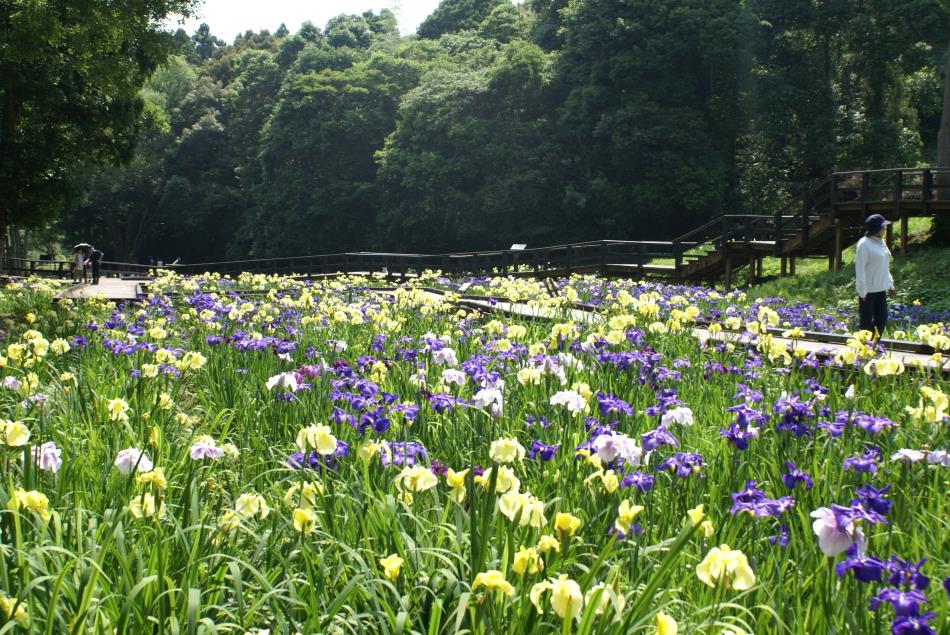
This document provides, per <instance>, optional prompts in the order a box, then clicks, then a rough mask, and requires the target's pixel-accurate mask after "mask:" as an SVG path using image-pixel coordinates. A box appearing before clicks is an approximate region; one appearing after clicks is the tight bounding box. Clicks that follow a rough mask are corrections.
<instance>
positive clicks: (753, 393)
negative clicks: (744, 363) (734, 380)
mask: <svg viewBox="0 0 950 635" xmlns="http://www.w3.org/2000/svg"><path fill="white" fill-rule="evenodd" d="M740 397H741V398H742V399H743V400H744V401H747V402H749V403H759V402H761V401H762V393H760V392H759V391H758V390H753V389H752V388H749V387H748V386H746V385H745V384H737V385H736V394H735V395H733V396H732V398H733V399H739V398H740ZM730 410H731V408H730Z"/></svg>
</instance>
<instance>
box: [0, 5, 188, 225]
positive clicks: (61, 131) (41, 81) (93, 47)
mask: <svg viewBox="0 0 950 635" xmlns="http://www.w3.org/2000/svg"><path fill="white" fill-rule="evenodd" d="M193 1H194V0H139V1H137V2H108V3H106V2H94V1H92V0H69V1H65V0H42V1H41V0H17V1H15V2H12V1H10V0H3V1H2V2H0V230H5V228H6V226H7V224H8V223H10V222H16V223H18V224H21V225H25V226H30V225H39V224H42V223H43V222H44V221H46V220H48V219H49V218H50V217H51V216H53V215H55V214H56V213H57V212H59V211H60V209H61V207H62V205H63V203H64V201H66V199H67V198H68V196H69V195H70V194H71V193H73V192H74V191H75V186H76V184H77V177H78V176H80V175H81V174H83V173H85V172H87V171H88V170H91V169H93V168H95V167H99V166H102V165H107V164H111V163H121V162H128V161H129V160H131V159H132V157H133V151H134V148H135V145H136V142H137V141H138V140H139V133H140V131H141V130H142V129H143V126H145V125H147V124H148V123H149V122H152V121H154V120H155V119H156V118H159V119H160V118H162V117H163V116H164V114H163V113H162V112H161V108H160V107H159V106H158V105H157V104H150V102H147V101H146V100H145V99H143V97H142V95H141V89H142V86H143V84H144V82H145V81H146V79H147V78H148V77H149V75H151V74H152V73H153V72H154V71H155V70H156V69H157V68H158V67H159V66H160V65H161V64H162V63H163V62H165V60H166V59H167V55H168V53H169V52H170V51H171V49H172V46H173V43H174V41H173V37H172V35H171V34H170V33H168V32H166V31H164V30H162V28H161V22H162V21H163V20H164V19H165V18H166V17H167V16H169V15H171V14H187V13H188V11H189V10H190V8H191V5H192V3H193ZM196 50H197V49H196ZM150 106H151V107H150ZM0 233H4V232H2V231H0Z"/></svg>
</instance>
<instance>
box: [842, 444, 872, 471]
mask: <svg viewBox="0 0 950 635" xmlns="http://www.w3.org/2000/svg"><path fill="white" fill-rule="evenodd" d="M880 458H881V451H880V450H878V449H877V448H875V447H868V448H866V449H865V450H864V452H863V453H862V454H861V456H852V457H849V458H847V459H845V460H844V469H845V470H854V471H855V472H865V473H867V472H877V462H878V460H880Z"/></svg>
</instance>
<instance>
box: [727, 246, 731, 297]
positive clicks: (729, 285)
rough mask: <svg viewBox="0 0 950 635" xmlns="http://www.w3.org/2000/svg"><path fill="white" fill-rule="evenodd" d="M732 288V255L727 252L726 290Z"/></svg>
mask: <svg viewBox="0 0 950 635" xmlns="http://www.w3.org/2000/svg"><path fill="white" fill-rule="evenodd" d="M731 288H732V256H731V255H729V254H726V290H727V291H728V290H729V289H731Z"/></svg>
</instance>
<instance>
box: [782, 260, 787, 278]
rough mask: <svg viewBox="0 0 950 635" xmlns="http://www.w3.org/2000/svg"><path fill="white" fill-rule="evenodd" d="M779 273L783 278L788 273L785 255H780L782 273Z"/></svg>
mask: <svg viewBox="0 0 950 635" xmlns="http://www.w3.org/2000/svg"><path fill="white" fill-rule="evenodd" d="M781 275H782V277H783V278H784V277H785V276H787V275H788V257H787V256H782V274H781Z"/></svg>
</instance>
